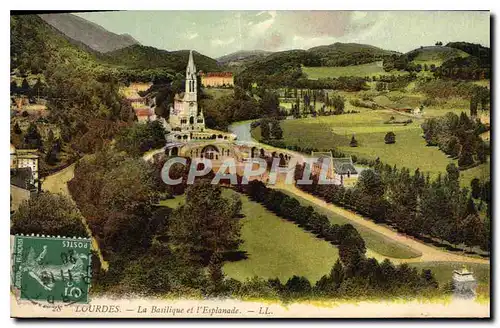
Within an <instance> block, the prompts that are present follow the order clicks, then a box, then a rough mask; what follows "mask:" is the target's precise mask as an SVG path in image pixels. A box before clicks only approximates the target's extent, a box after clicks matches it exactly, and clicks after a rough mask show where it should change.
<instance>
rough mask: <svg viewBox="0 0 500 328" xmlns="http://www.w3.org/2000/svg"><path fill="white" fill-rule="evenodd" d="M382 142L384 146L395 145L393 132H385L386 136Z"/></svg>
mask: <svg viewBox="0 0 500 328" xmlns="http://www.w3.org/2000/svg"><path fill="white" fill-rule="evenodd" d="M384 141H385V143H386V144H393V143H396V135H395V134H394V132H392V131H391V132H387V134H386V135H385V137H384Z"/></svg>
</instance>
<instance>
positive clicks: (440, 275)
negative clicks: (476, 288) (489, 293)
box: [409, 262, 490, 284]
mask: <svg viewBox="0 0 500 328" xmlns="http://www.w3.org/2000/svg"><path fill="white" fill-rule="evenodd" d="M409 265H410V266H412V267H415V268H417V269H419V270H421V269H431V270H432V272H433V273H434V276H435V277H436V280H437V281H438V282H439V284H444V283H447V282H449V281H451V276H452V274H453V270H460V269H462V267H463V264H462V263H459V262H420V263H409ZM466 268H467V270H469V271H472V273H473V274H474V277H475V278H476V280H477V282H478V283H480V284H489V282H490V265H489V264H478V263H467V265H466Z"/></svg>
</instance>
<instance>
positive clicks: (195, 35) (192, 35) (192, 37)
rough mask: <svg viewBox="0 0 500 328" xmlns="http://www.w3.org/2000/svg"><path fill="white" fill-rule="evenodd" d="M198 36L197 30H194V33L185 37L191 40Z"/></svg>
mask: <svg viewBox="0 0 500 328" xmlns="http://www.w3.org/2000/svg"><path fill="white" fill-rule="evenodd" d="M198 36H199V34H198V33H197V32H195V33H191V34H188V36H187V38H188V40H193V39H195V38H197V37H198Z"/></svg>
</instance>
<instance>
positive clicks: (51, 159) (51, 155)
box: [45, 145, 57, 165]
mask: <svg viewBox="0 0 500 328" xmlns="http://www.w3.org/2000/svg"><path fill="white" fill-rule="evenodd" d="M45 162H46V163H47V164H49V165H54V164H56V163H57V150H56V148H55V145H50V149H49V151H48V152H47V154H46V155H45Z"/></svg>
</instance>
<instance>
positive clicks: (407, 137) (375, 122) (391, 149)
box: [252, 110, 488, 184]
mask: <svg viewBox="0 0 500 328" xmlns="http://www.w3.org/2000/svg"><path fill="white" fill-rule="evenodd" d="M390 117H394V118H395V120H397V121H401V120H408V119H409V118H410V117H408V116H404V115H399V114H396V113H395V112H392V111H387V110H377V111H372V110H365V111H361V112H360V113H357V114H345V115H334V116H321V117H316V118H312V117H311V118H304V119H297V120H285V121H283V122H282V123H281V127H282V129H283V138H284V142H285V144H286V145H298V146H301V147H311V148H317V149H319V150H328V149H332V148H337V149H339V150H341V151H342V152H344V153H346V154H348V155H356V156H357V157H359V158H366V159H373V160H374V159H376V158H377V157H379V158H380V160H381V161H382V162H384V163H387V164H389V165H396V166H397V167H400V168H401V167H407V168H409V169H410V170H412V171H413V170H416V169H417V168H419V169H420V171H423V172H429V173H431V175H432V176H436V175H437V174H438V173H440V172H444V171H445V169H446V166H447V165H448V164H449V163H450V162H455V164H456V160H452V159H450V158H448V157H447V155H446V154H444V153H443V152H442V151H440V150H439V149H438V148H437V147H428V146H427V145H426V142H425V140H424V139H423V138H422V129H421V127H420V124H421V123H422V120H420V119H415V118H414V117H413V118H412V119H413V123H410V124H407V125H406V126H405V125H403V124H384V122H386V121H388V120H389V119H390ZM389 131H392V132H394V133H395V135H396V143H394V144H390V145H388V144H385V141H384V137H385V134H386V133H387V132H389ZM252 135H253V137H254V138H255V139H256V140H258V138H259V136H260V130H259V128H257V129H254V130H253V131H252ZM353 135H354V136H355V138H356V140H357V141H358V147H350V146H349V142H350V140H351V137H352V136H353ZM484 169H485V167H484V165H483V166H480V167H476V168H473V169H470V170H467V171H463V172H462V180H463V181H464V184H468V181H470V179H472V178H473V177H474V176H476V175H480V176H487V174H488V173H487V171H484Z"/></svg>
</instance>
